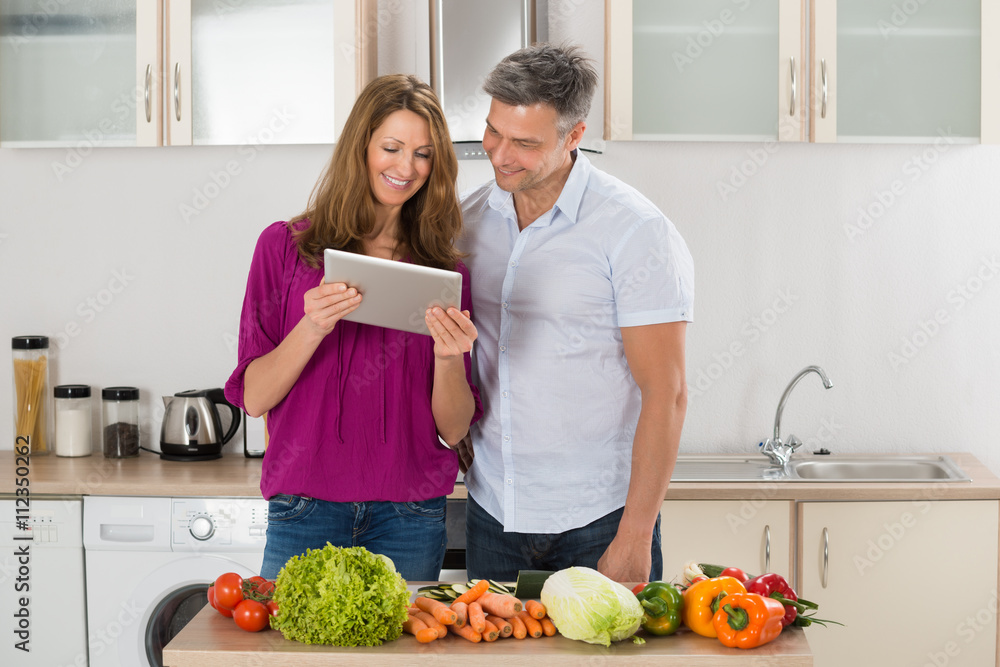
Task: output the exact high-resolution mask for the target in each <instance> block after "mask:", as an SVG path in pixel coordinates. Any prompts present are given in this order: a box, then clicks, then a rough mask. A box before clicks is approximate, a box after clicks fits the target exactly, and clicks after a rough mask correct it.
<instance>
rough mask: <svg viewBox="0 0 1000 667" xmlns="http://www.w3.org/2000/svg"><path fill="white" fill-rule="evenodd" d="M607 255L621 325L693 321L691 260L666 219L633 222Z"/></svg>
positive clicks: (686, 249)
mask: <svg viewBox="0 0 1000 667" xmlns="http://www.w3.org/2000/svg"><path fill="white" fill-rule="evenodd" d="M610 260H611V278H612V282H613V284H614V290H615V306H616V309H617V313H618V325H619V326H621V327H636V326H644V325H647V324H661V323H664V322H692V321H694V261H693V260H692V258H691V253H690V251H689V250H688V247H687V244H686V243H684V239H683V238H681V235H680V234H679V233H678V232H677V229H676V228H675V227H674V226H673V224H672V223H671V222H670V221H669V220H667V219H666V218H664V217H656V218H650V219H646V220H641V221H637V222H636V223H635V225H634V226H633V227H632V229H631V230H630V231H629V233H628V234H627V235H626V236H625V237H624V238H623V239H622V241H621V243H620V244H619V245H618V247H617V248H616V249H615V252H614V253H613V254H612V256H611V258H610Z"/></svg>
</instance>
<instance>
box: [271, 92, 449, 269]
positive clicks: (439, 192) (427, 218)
mask: <svg viewBox="0 0 1000 667" xmlns="http://www.w3.org/2000/svg"><path fill="white" fill-rule="evenodd" d="M400 109H408V110H410V111H412V112H414V113H416V114H417V115H418V116H420V117H421V118H424V119H425V120H426V121H427V124H428V126H429V127H430V133H431V143H432V144H433V147H434V154H433V157H432V163H431V164H432V167H431V173H430V176H429V177H428V179H427V182H426V183H424V185H423V187H421V188H420V190H418V191H417V193H416V194H414V195H413V196H412V197H410V199H409V200H408V201H407V202H406V203H405V204H403V208H402V212H401V216H400V228H399V239H398V241H399V242H400V247H401V248H404V249H405V251H407V252H409V255H410V258H411V260H412V261H413V262H414V263H415V264H421V265H424V266H433V267H437V268H443V269H453V268H455V263H456V262H457V261H458V258H459V253H458V251H457V250H456V249H455V246H454V242H455V239H456V238H457V237H458V235H459V233H460V232H461V229H462V212H461V208H460V207H459V203H458V195H457V193H456V191H455V182H456V180H457V178H458V159H457V158H456V157H455V151H454V149H453V148H452V145H451V135H450V134H449V133H448V125H447V123H446V122H445V118H444V112H443V111H442V110H441V106H440V104H439V103H438V100H437V96H435V94H434V91H433V90H432V89H431V87H430V86H428V85H427V84H425V83H423V82H422V81H420V80H419V79H417V78H416V77H414V76H409V75H405V74H389V75H386V76H381V77H378V78H377V79H375V80H373V81H372V82H371V83H369V84H368V85H367V86H365V89H364V90H363V91H362V92H361V95H359V96H358V99H357V101H356V102H355V103H354V108H353V109H352V110H351V114H350V116H348V118H347V123H346V124H345V125H344V131H343V132H342V133H341V135H340V140H339V141H338V142H337V145H336V146H335V147H334V150H333V157H332V158H331V160H330V163H329V164H328V165H327V167H326V170H325V171H324V173H323V175H322V176H321V177H320V180H319V181H318V182H317V183H316V186H315V187H314V188H313V192H312V195H311V196H310V198H309V206H308V208H306V210H305V211H303V212H302V213H301V214H299V215H298V216H296V217H295V218H293V219H292V220H291V221H290V222H289V225H290V226H291V227H292V230H293V234H294V236H295V239H296V242H297V244H298V249H299V256H300V257H302V260H303V261H304V262H306V263H307V264H309V265H310V266H312V267H314V268H318V267H319V266H320V264H321V258H322V254H323V250H324V249H326V248H337V249H339V250H347V251H349V252H356V253H360V254H364V252H365V250H364V238H365V236H366V235H368V234H370V233H371V232H372V230H373V229H374V225H375V197H374V195H373V194H372V188H371V184H370V183H369V180H368V163H367V155H366V153H367V150H368V142H369V141H371V137H372V134H373V133H374V131H375V130H376V129H377V128H378V127H379V126H380V125H381V124H382V123H383V122H384V121H385V119H386V118H387V117H388V116H389V115H390V114H392V113H394V112H396V111H399V110H400ZM303 220H305V221H308V223H309V224H308V226H306V227H305V228H301V227H302V226H301V225H299V224H296V223H299V222H300V221H303ZM296 228H299V229H296Z"/></svg>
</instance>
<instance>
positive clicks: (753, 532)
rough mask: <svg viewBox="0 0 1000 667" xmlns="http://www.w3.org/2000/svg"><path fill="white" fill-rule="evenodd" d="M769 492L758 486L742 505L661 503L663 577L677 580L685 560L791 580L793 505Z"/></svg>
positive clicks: (737, 502) (733, 502)
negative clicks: (778, 575)
mask: <svg viewBox="0 0 1000 667" xmlns="http://www.w3.org/2000/svg"><path fill="white" fill-rule="evenodd" d="M769 491H770V489H769V487H768V486H766V485H765V486H762V487H761V490H760V492H758V493H753V494H750V495H748V497H747V499H745V500H667V501H665V502H664V503H663V506H662V508H661V510H660V533H661V536H662V543H663V578H664V579H665V580H666V581H678V582H679V581H681V580H682V575H683V572H684V565H685V564H686V563H688V562H690V561H697V562H700V563H713V564H716V565H722V566H723V567H727V566H733V567H739V568H742V569H744V570H746V571H747V572H749V573H751V574H763V573H764V572H777V573H778V574H782V575H783V576H787V577H791V575H792V567H791V563H792V551H793V550H792V547H791V545H792V531H791V526H792V525H793V523H792V516H793V513H794V503H792V502H791V501H788V500H775V499H772V498H771V495H773V494H772V493H769Z"/></svg>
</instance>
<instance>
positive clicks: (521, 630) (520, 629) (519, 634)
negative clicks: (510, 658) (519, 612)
mask: <svg viewBox="0 0 1000 667" xmlns="http://www.w3.org/2000/svg"><path fill="white" fill-rule="evenodd" d="M508 620H509V621H510V625H511V627H512V628H514V639H524V638H525V637H527V636H528V629H527V628H526V627H524V621H522V620H521V618H520V617H519V616H511V617H510V618H509V619H508Z"/></svg>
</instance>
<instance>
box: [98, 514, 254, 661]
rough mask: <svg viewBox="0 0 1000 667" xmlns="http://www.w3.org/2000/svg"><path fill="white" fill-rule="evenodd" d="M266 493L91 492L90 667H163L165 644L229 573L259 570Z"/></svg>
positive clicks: (247, 572)
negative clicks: (199, 495) (132, 494)
mask: <svg viewBox="0 0 1000 667" xmlns="http://www.w3.org/2000/svg"><path fill="white" fill-rule="evenodd" d="M266 533H267V501H266V500H263V499H261V498H140V497H110V496H86V497H85V498H84V504H83V546H84V556H85V559H86V573H87V574H86V579H87V621H88V638H89V642H88V643H89V655H90V667H162V665H163V661H162V654H163V647H164V646H165V645H166V644H167V643H168V642H169V641H170V640H171V639H172V638H173V637H174V636H175V635H176V634H177V633H178V632H180V630H181V628H183V627H184V626H185V625H186V624H187V622H188V621H189V620H190V619H191V618H192V617H193V616H194V615H195V614H197V613H198V611H200V610H201V609H202V607H204V606H205V604H206V603H207V598H206V596H205V592H206V590H207V589H208V584H209V583H210V582H212V581H215V578H216V577H218V576H219V575H220V574H222V573H224V572H238V573H239V574H241V575H243V576H245V577H246V576H251V575H254V574H258V573H259V572H260V565H261V562H262V560H263V555H264V542H265V540H266Z"/></svg>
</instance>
